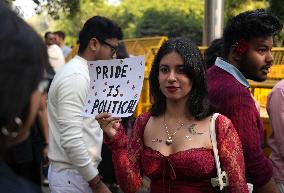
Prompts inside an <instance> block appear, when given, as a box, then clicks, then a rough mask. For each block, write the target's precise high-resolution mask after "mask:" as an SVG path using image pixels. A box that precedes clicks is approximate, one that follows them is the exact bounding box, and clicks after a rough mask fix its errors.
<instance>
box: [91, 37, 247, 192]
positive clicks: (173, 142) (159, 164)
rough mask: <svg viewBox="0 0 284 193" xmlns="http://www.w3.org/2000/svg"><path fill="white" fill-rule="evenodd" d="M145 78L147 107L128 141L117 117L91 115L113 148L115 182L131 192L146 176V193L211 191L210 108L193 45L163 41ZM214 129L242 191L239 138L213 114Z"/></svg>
mask: <svg viewBox="0 0 284 193" xmlns="http://www.w3.org/2000/svg"><path fill="white" fill-rule="evenodd" d="M149 80H150V93H151V96H152V99H153V102H152V107H151V110H150V112H145V113H142V114H141V115H140V116H139V117H138V118H137V119H136V122H135V124H134V127H133V130H132V135H131V138H130V139H129V140H128V137H127V135H126V134H125V131H124V128H123V126H122V124H121V123H120V118H118V117H112V116H111V115H110V114H108V113H101V114H99V115H97V116H96V118H97V120H98V121H99V123H100V125H101V128H102V129H103V130H104V134H105V135H106V138H105V142H106V143H107V144H108V146H109V147H110V149H111V150H112V156H113V164H114V168H115V172H116V176H117V178H116V179H117V181H118V184H119V185H120V187H121V189H122V190H123V192H125V193H135V192H136V191H137V190H138V188H139V187H140V186H141V182H142V176H143V175H146V176H147V177H149V178H150V179H151V188H150V189H151V193H164V192H178V193H188V192H191V193H213V192H216V190H217V189H216V188H214V187H213V186H212V184H211V178H214V177H216V175H217V174H216V165H215V159H214V155H213V150H212V144H211V140H210V133H209V128H210V123H211V116H212V113H213V108H212V107H211V105H210V102H209V99H208V95H207V81H206V69H205V65H204V62H203V59H202V56H201V53H200V51H199V49H198V47H197V46H196V45H195V44H194V43H193V42H192V41H190V40H189V39H186V38H175V39H170V40H167V41H166V42H165V43H164V44H163V45H162V46H161V47H160V49H159V50H158V53H157V55H156V57H155V60H154V63H153V65H152V69H151V72H150V77H149ZM216 133H217V138H218V139H217V141H218V149H219V155H220V158H221V163H222V166H223V168H224V170H225V171H226V172H227V174H228V175H229V182H230V187H229V188H230V191H231V192H233V193H237V192H238V193H247V192H248V189H247V184H246V179H245V176H244V174H245V172H244V161H243V155H242V147H241V143H240V140H239V138H238V135H237V132H236V130H235V129H234V126H233V125H232V123H231V121H230V120H229V119H227V118H226V117H225V116H222V115H220V116H218V118H217V120H216Z"/></svg>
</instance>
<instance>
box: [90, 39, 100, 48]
mask: <svg viewBox="0 0 284 193" xmlns="http://www.w3.org/2000/svg"><path fill="white" fill-rule="evenodd" d="M88 46H89V48H90V50H91V51H96V50H97V49H98V48H99V46H100V42H99V40H98V39H97V38H92V39H90V41H89V45H88Z"/></svg>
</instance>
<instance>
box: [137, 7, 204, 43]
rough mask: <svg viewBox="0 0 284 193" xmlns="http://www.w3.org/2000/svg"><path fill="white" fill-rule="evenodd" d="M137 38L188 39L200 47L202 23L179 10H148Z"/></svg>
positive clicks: (140, 23)
mask: <svg viewBox="0 0 284 193" xmlns="http://www.w3.org/2000/svg"><path fill="white" fill-rule="evenodd" d="M136 35H137V37H145V36H160V35H166V36H168V37H188V38H191V39H192V40H194V41H195V42H196V43H197V44H198V45H200V44H201V40H202V21H200V20H198V19H197V18H196V17H195V16H194V14H191V15H187V14H185V13H182V12H180V11H178V10H174V9H170V10H163V11H158V10H155V9H148V10H147V11H146V12H145V13H144V15H143V17H142V18H141V20H140V22H139V23H138V25H137V27H136Z"/></svg>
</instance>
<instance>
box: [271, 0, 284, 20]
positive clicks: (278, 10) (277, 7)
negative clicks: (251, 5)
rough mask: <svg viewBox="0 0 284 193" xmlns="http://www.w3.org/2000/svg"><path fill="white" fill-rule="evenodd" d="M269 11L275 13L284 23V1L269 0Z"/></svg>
mask: <svg viewBox="0 0 284 193" xmlns="http://www.w3.org/2000/svg"><path fill="white" fill-rule="evenodd" d="M269 11H271V12H272V13H274V14H275V15H277V16H278V17H279V19H281V20H282V21H284V6H283V0H269Z"/></svg>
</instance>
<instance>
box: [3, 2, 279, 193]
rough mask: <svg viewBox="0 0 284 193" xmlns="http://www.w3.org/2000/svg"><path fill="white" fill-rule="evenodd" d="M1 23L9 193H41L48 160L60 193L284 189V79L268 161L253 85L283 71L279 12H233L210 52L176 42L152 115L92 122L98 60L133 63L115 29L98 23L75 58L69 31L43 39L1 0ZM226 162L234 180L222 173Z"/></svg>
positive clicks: (160, 62) (272, 103) (88, 26)
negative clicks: (88, 113) (277, 65)
mask: <svg viewBox="0 0 284 193" xmlns="http://www.w3.org/2000/svg"><path fill="white" fill-rule="evenodd" d="M0 25H1V26H5V27H4V28H3V30H2V31H1V32H0V42H1V43H0V51H1V52H2V54H1V55H0V69H1V70H0V85H1V86H0V93H1V94H0V102H1V105H0V145H1V146H0V189H1V192H3V193H10V192H15V193H17V192H24V193H25V192H29V193H33V192H41V191H42V190H41V186H42V179H43V177H44V176H46V175H47V174H46V173H47V171H45V170H42V166H43V164H44V165H48V166H49V168H48V184H49V188H50V191H51V192H52V193H65V192H66V193H110V192H114V193H118V192H124V193H135V192H137V191H139V188H141V186H142V184H143V179H145V178H147V179H149V182H150V185H149V192H151V193H166V192H167V193H169V192H179V193H188V192H190V193H215V192H220V191H224V189H223V188H224V186H225V189H226V190H228V191H229V192H232V193H247V192H251V189H249V186H248V184H247V183H250V184H252V185H253V192H256V193H268V192H269V193H281V192H282V193H284V159H283V156H284V152H283V149H284V147H283V145H284V143H283V142H282V141H283V137H284V132H283V129H282V127H283V125H284V122H283V120H284V119H283V116H282V115H283V107H282V106H283V105H281V104H283V103H284V97H283V96H284V94H283V92H284V91H283V89H284V84H283V81H280V82H279V83H278V84H277V85H276V86H275V88H274V89H273V90H272V92H271V94H270V95H269V98H268V103H267V111H268V113H269V117H270V123H271V126H272V134H271V136H270V139H269V144H270V146H271V148H272V154H271V157H270V158H267V157H265V156H264V154H263V149H262V144H263V138H264V136H263V132H264V127H263V123H262V120H261V118H260V113H259V111H258V105H257V104H256V102H255V100H254V99H253V96H252V94H251V92H250V90H249V88H250V85H249V82H248V80H247V79H251V80H254V81H265V80H266V79H267V74H268V73H269V68H270V67H271V66H272V64H273V56H272V53H271V49H272V46H273V39H274V36H276V35H277V34H279V32H280V31H281V30H282V28H283V25H282V22H281V21H280V20H279V19H278V18H277V17H276V16H274V15H273V14H271V13H269V12H267V11H265V10H262V9H258V10H253V11H246V12H243V13H240V14H239V15H237V16H235V17H233V18H232V19H231V20H229V21H228V23H227V24H226V25H225V28H224V32H223V36H222V37H221V38H218V39H216V40H215V41H213V42H212V43H211V44H210V46H209V48H208V49H207V50H206V51H205V53H204V56H203V55H202V54H201V52H200V50H199V49H198V47H197V46H196V44H195V43H194V40H189V39H187V38H182V37H177V38H170V39H169V40H167V41H165V42H164V43H163V45H162V46H161V47H160V48H159V50H158V52H157V54H156V56H155V59H154V62H153V64H152V67H151V71H150V76H149V82H150V95H151V99H152V105H151V108H150V110H149V111H148V112H143V113H142V114H141V115H139V116H138V117H137V118H136V120H135V117H133V116H131V117H128V118H120V117H114V116H112V115H111V114H109V113H101V114H99V115H97V116H96V117H88V118H86V117H83V116H82V115H81V113H82V111H83V107H84V103H85V101H86V98H87V95H88V90H89V86H90V74H89V68H88V65H89V64H88V61H97V60H111V59H124V58H127V57H129V55H128V54H127V51H126V49H125V46H124V44H123V41H122V40H123V33H122V29H121V28H120V27H119V26H118V25H117V24H116V23H115V22H113V21H112V20H110V19H108V18H105V17H101V16H94V17H91V18H89V19H88V20H87V21H86V22H85V24H84V26H83V27H82V29H81V31H80V33H79V36H78V43H79V51H78V54H77V55H76V56H75V57H74V58H72V59H71V60H70V61H68V62H67V63H65V58H66V57H67V56H68V54H69V53H70V52H71V48H70V47H68V46H66V45H65V43H64V39H65V34H64V32H62V31H56V32H46V33H45V35H44V38H41V37H40V36H39V35H38V34H37V33H36V32H35V31H34V30H33V29H32V28H31V27H30V26H29V25H28V24H27V23H25V21H23V20H22V19H21V18H19V17H18V16H17V15H16V14H15V13H14V12H13V11H11V10H10V9H9V8H8V7H6V6H5V5H4V4H3V3H2V2H0ZM15 56H17V57H15ZM216 113H219V114H218V115H217V114H216ZM213 115H214V117H215V116H216V117H217V118H216V120H215V119H214V118H213ZM212 127H213V128H214V129H215V132H216V139H217V149H218V151H217V153H218V155H219V157H220V162H216V156H215V153H216V152H214V153H213V147H212ZM282 147H283V148H282ZM218 167H221V168H222V170H223V171H224V172H225V173H226V175H225V173H222V175H223V177H220V178H218V177H216V176H217V168H218Z"/></svg>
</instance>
